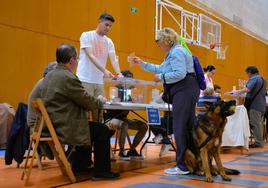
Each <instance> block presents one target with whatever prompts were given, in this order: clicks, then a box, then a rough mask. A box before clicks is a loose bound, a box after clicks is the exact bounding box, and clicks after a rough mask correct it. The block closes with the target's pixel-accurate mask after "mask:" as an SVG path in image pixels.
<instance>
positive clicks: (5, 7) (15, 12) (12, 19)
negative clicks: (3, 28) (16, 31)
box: [0, 0, 49, 33]
mask: <svg viewBox="0 0 268 188" xmlns="http://www.w3.org/2000/svg"><path fill="white" fill-rule="evenodd" d="M48 5H49V1H48V0H41V1H36V0H10V1H1V6H0V12H1V13H0V15H1V16H0V23H2V24H6V25H12V26H16V27H22V28H24V29H26V30H33V31H38V32H46V33H47V32H48V21H49V20H48V16H49V14H48V13H49V11H48V10H49V9H48Z"/></svg>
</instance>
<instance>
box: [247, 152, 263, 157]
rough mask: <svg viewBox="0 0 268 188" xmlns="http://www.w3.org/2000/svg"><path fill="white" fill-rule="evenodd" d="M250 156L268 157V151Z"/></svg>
mask: <svg viewBox="0 0 268 188" xmlns="http://www.w3.org/2000/svg"><path fill="white" fill-rule="evenodd" d="M249 156H259V157H268V151H264V152H254V153H250V154H249Z"/></svg>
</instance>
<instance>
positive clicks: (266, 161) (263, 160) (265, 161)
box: [235, 157, 268, 164]
mask: <svg viewBox="0 0 268 188" xmlns="http://www.w3.org/2000/svg"><path fill="white" fill-rule="evenodd" d="M235 159H236V160H247V161H252V162H258V163H264V164H268V160H265V159H259V158H252V157H237V158H235Z"/></svg>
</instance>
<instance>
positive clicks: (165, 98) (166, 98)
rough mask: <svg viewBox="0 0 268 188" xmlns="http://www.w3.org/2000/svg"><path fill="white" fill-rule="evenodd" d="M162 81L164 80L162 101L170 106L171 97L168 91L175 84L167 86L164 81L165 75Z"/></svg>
mask: <svg viewBox="0 0 268 188" xmlns="http://www.w3.org/2000/svg"><path fill="white" fill-rule="evenodd" d="M163 79H164V84H163V89H164V91H163V94H162V100H163V101H164V102H165V103H168V104H172V96H171V94H170V90H171V88H172V87H173V86H174V85H175V84H176V83H173V84H167V83H166V79H165V74H163Z"/></svg>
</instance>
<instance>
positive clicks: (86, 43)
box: [77, 30, 115, 84]
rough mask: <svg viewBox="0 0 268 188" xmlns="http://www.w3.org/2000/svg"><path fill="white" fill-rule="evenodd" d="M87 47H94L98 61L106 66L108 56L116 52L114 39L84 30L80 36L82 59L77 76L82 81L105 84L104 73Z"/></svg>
mask: <svg viewBox="0 0 268 188" xmlns="http://www.w3.org/2000/svg"><path fill="white" fill-rule="evenodd" d="M85 48H92V49H93V54H94V56H95V57H96V58H97V59H98V62H99V63H100V64H101V65H102V66H103V67H106V63H107V58H108V55H110V54H115V48H114V44H113V41H112V40H111V39H110V38H108V37H107V36H101V35H98V34H97V32H96V31H95V30H94V31H88V32H83V33H82V35H81V37H80V61H79V63H78V67H77V76H78V78H79V79H80V80H81V81H82V82H86V83H94V84H103V73H102V72H101V71H100V70H99V69H98V68H97V67H96V66H95V65H94V63H93V62H92V61H91V60H90V59H89V57H88V56H87V54H86V51H85Z"/></svg>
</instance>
